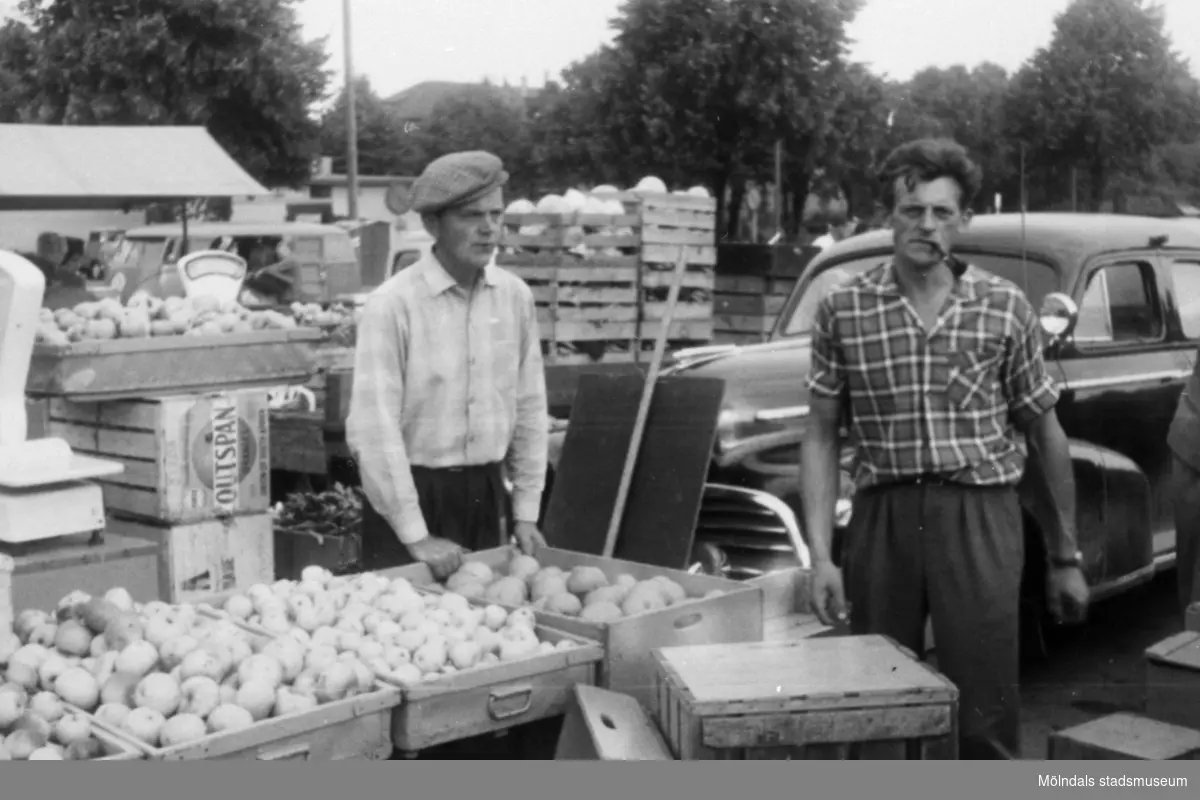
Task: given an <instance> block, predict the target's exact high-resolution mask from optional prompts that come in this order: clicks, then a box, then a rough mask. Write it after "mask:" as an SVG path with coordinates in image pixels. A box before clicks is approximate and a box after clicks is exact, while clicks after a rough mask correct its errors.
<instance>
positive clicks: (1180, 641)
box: [1146, 631, 1200, 729]
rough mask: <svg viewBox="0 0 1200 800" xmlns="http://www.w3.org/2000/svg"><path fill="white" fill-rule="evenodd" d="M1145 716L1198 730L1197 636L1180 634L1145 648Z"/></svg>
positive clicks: (1199, 666)
mask: <svg viewBox="0 0 1200 800" xmlns="http://www.w3.org/2000/svg"><path fill="white" fill-rule="evenodd" d="M1146 715H1147V716H1149V717H1153V718H1154V719H1158V720H1162V721H1163V722H1170V723H1174V724H1175V725H1182V726H1184V727H1186V728H1197V729H1200V633H1196V632H1194V631H1183V632H1181V633H1177V634H1175V635H1174V636H1171V637H1169V638H1167V639H1164V640H1163V641H1161V642H1159V643H1158V644H1156V645H1153V646H1152V647H1149V648H1147V650H1146Z"/></svg>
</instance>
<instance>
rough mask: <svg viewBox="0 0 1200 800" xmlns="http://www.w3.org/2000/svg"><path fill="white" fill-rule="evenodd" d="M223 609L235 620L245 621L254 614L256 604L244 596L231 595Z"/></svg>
mask: <svg viewBox="0 0 1200 800" xmlns="http://www.w3.org/2000/svg"><path fill="white" fill-rule="evenodd" d="M223 608H224V610H225V613H226V614H228V615H229V616H231V617H233V618H234V619H241V620H244V619H247V618H248V617H249V616H250V615H251V614H253V613H254V603H253V602H252V601H251V600H250V598H249V597H246V595H244V594H234V595H230V596H229V598H228V599H227V600H226V601H225V605H224V606H223Z"/></svg>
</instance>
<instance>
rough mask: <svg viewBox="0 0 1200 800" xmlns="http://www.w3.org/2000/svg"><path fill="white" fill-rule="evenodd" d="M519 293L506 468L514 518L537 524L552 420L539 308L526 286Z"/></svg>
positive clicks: (544, 482)
mask: <svg viewBox="0 0 1200 800" xmlns="http://www.w3.org/2000/svg"><path fill="white" fill-rule="evenodd" d="M522 288H523V289H524V291H522V292H521V294H520V313H521V344H520V347H521V361H520V368H519V372H518V377H517V398H516V409H517V417H516V424H515V425H514V427H513V437H512V442H511V444H510V445H509V448H508V453H507V455H506V457H505V466H506V468H507V470H508V474H509V476H510V478H511V480H512V482H513V516H514V517H515V518H516V521H517V522H537V520H538V516H539V515H540V513H541V506H542V491H543V489H544V488H545V485H546V459H547V448H548V446H549V441H550V419H549V415H548V409H547V401H546V373H545V370H544V369H543V366H542V343H541V337H540V335H539V333H538V324H537V308H536V306H535V304H534V300H533V293H532V292H530V291H529V289H528V288H527V287H522Z"/></svg>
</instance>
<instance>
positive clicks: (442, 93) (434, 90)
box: [383, 81, 530, 121]
mask: <svg viewBox="0 0 1200 800" xmlns="http://www.w3.org/2000/svg"><path fill="white" fill-rule="evenodd" d="M489 90H490V91H493V92H497V93H499V94H502V95H507V96H509V97H511V98H512V99H513V100H521V99H522V98H524V97H526V96H528V94H529V93H530V90H527V89H522V88H519V87H513V86H497V85H495V84H485V83H455V82H452V81H423V82H421V83H418V84H415V85H413V86H410V87H408V88H407V89H404V90H403V91H400V92H397V93H396V94H394V95H392V96H391V97H388V98H386V99H385V100H384V101H383V102H384V103H385V104H386V105H388V106H389V107H390V108H391V109H392V112H393V113H394V114H395V115H396V116H397V118H399V119H400V120H402V121H420V120H424V119H429V117H430V115H431V114H433V109H434V108H436V107H437V104H438V103H440V102H442V101H443V100H445V99H446V98H448V97H454V96H458V95H463V94H468V93H472V92H481V91H489Z"/></svg>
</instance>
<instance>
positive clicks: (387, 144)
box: [320, 77, 424, 175]
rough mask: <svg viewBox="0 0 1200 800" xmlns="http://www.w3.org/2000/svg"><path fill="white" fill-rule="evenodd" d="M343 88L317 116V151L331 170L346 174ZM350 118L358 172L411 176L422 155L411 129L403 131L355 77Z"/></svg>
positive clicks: (367, 82) (365, 83) (367, 83)
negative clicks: (354, 126)
mask: <svg viewBox="0 0 1200 800" xmlns="http://www.w3.org/2000/svg"><path fill="white" fill-rule="evenodd" d="M346 99H347V98H346V90H345V88H344V87H343V89H342V91H341V92H340V93H339V94H338V97H337V100H336V101H334V103H333V105H332V106H330V107H329V109H328V110H327V111H326V112H325V113H324V114H323V115H322V116H321V133H320V137H321V154H322V155H325V156H331V157H332V159H333V171H334V172H335V173H338V174H343V175H344V174H345V173H346V133H347V131H346V110H347V108H346V107H347V102H346ZM354 117H355V122H356V123H357V128H358V131H357V132H358V137H357V139H358V171H359V173H360V174H363V175H411V174H413V173H414V171H416V170H419V169H420V168H421V160H422V158H423V157H424V156H423V153H422V151H421V146H420V144H419V143H418V142H417V141H416V139H415V137H414V135H413V134H414V133H415V131H413V130H406V129H405V128H404V126H403V124H401V123H400V122H399V121H398V120H397V119H396V118H395V115H394V114H393V113H392V110H391V109H390V108H389V107H388V105H387V104H386V103H385V102H384V101H383V99H382V98H380V97H379V95H378V94H376V93H375V90H374V89H372V88H371V82H370V80H369V79H367V78H365V77H359V78H357V79H355V82H354Z"/></svg>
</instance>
